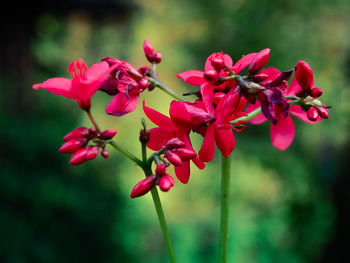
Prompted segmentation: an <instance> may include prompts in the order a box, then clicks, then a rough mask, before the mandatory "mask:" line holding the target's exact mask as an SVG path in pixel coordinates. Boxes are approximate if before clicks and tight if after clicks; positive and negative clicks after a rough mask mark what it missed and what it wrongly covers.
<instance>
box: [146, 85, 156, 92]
mask: <svg viewBox="0 0 350 263" xmlns="http://www.w3.org/2000/svg"><path fill="white" fill-rule="evenodd" d="M155 87H156V86H151V85H148V87H147V89H148V91H152V90H154V88H155Z"/></svg>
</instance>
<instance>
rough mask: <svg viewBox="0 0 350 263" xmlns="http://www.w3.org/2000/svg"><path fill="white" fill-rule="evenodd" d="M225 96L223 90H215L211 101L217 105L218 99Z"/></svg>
mask: <svg viewBox="0 0 350 263" xmlns="http://www.w3.org/2000/svg"><path fill="white" fill-rule="evenodd" d="M223 97H225V93H223V92H215V94H214V97H213V102H214V103H215V104H216V105H218V104H219V102H220V100H221V99H222V98H223Z"/></svg>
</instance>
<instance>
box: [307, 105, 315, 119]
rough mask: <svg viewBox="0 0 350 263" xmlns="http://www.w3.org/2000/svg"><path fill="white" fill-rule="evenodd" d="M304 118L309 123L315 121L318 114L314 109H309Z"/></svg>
mask: <svg viewBox="0 0 350 263" xmlns="http://www.w3.org/2000/svg"><path fill="white" fill-rule="evenodd" d="M306 116H307V118H308V119H309V120H310V121H315V120H317V118H318V112H317V110H316V109H315V107H311V108H309V109H308V110H307V112H306Z"/></svg>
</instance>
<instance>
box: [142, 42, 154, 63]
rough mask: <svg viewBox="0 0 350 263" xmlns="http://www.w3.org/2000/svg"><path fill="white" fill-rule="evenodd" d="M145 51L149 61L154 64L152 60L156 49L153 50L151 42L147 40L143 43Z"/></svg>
mask: <svg viewBox="0 0 350 263" xmlns="http://www.w3.org/2000/svg"><path fill="white" fill-rule="evenodd" d="M143 51H144V52H145V56H146V58H147V59H148V61H149V62H151V63H152V61H151V60H152V58H153V53H154V48H153V46H152V44H151V42H149V41H148V40H145V41H144V42H143ZM150 59H151V60H150Z"/></svg>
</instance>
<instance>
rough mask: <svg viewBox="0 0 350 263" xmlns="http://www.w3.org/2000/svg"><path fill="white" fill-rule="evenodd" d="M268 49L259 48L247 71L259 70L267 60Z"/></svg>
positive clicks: (268, 55) (268, 56) (255, 71)
mask: <svg viewBox="0 0 350 263" xmlns="http://www.w3.org/2000/svg"><path fill="white" fill-rule="evenodd" d="M269 58H270V49H269V48H265V49H263V50H261V51H260V52H259V53H258V54H257V55H256V56H255V58H254V60H253V62H252V63H251V64H250V66H249V69H248V71H249V72H250V73H252V74H255V73H257V72H259V71H260V70H261V69H262V68H263V67H264V66H265V65H266V64H267V62H268V61H269Z"/></svg>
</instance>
